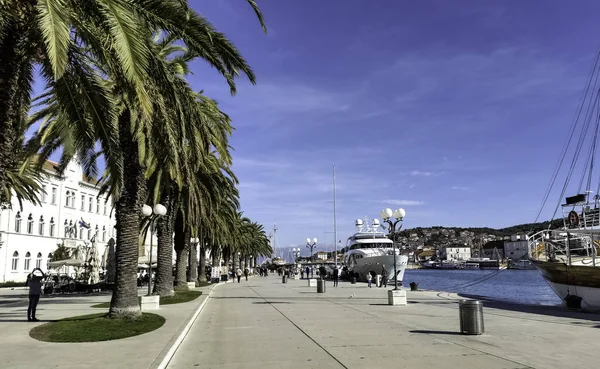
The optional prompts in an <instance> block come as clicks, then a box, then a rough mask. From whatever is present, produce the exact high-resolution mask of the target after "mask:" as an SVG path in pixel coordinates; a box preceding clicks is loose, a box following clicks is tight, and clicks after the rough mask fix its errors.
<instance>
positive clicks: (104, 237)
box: [102, 226, 106, 242]
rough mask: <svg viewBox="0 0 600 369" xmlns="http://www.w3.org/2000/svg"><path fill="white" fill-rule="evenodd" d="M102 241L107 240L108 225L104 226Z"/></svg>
mask: <svg viewBox="0 0 600 369" xmlns="http://www.w3.org/2000/svg"><path fill="white" fill-rule="evenodd" d="M102 242H106V226H103V227H102Z"/></svg>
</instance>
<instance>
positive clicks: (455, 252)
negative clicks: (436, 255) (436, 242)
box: [441, 245, 471, 261]
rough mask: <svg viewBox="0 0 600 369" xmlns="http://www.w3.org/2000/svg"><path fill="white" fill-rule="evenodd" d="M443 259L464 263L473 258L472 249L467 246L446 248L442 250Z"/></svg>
mask: <svg viewBox="0 0 600 369" xmlns="http://www.w3.org/2000/svg"><path fill="white" fill-rule="evenodd" d="M441 255H442V258H444V257H445V258H446V260H454V261H464V260H469V259H470V258H471V248H470V247H467V246H465V245H452V246H446V247H443V248H442V249H441Z"/></svg>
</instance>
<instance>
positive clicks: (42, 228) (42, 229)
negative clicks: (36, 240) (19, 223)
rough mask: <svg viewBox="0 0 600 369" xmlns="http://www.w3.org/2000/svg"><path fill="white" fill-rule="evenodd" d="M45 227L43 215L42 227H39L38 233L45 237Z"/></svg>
mask: <svg viewBox="0 0 600 369" xmlns="http://www.w3.org/2000/svg"><path fill="white" fill-rule="evenodd" d="M44 226H45V223H44V216H43V215H42V216H41V217H40V226H39V227H38V228H39V229H38V231H39V232H38V233H39V234H40V236H43V235H44Z"/></svg>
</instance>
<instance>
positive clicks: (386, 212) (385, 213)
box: [373, 208, 406, 290]
mask: <svg viewBox="0 0 600 369" xmlns="http://www.w3.org/2000/svg"><path fill="white" fill-rule="evenodd" d="M405 216H406V211H405V210H404V209H402V208H399V209H396V210H394V211H392V209H389V208H387V209H383V210H382V211H381V218H382V219H383V221H384V222H386V223H387V224H388V225H389V231H390V235H391V236H392V245H393V246H394V290H397V289H398V270H397V266H396V240H395V238H396V224H398V223H399V222H402V220H403V219H404V217H405ZM392 217H393V218H396V219H393V218H392ZM373 223H375V222H373ZM401 228H402V224H400V227H399V228H398V231H399V230H400V229H401Z"/></svg>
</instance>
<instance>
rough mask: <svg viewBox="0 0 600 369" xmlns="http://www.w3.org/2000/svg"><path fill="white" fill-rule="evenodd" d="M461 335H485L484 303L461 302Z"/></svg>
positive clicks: (459, 307) (475, 301) (473, 301)
mask: <svg viewBox="0 0 600 369" xmlns="http://www.w3.org/2000/svg"><path fill="white" fill-rule="evenodd" d="M458 310H459V316H460V333H462V334H483V333H484V331H485V330H484V326H483V303H482V302H481V301H477V300H461V301H460V302H459V304H458Z"/></svg>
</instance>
